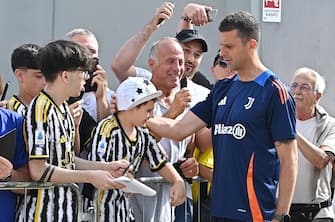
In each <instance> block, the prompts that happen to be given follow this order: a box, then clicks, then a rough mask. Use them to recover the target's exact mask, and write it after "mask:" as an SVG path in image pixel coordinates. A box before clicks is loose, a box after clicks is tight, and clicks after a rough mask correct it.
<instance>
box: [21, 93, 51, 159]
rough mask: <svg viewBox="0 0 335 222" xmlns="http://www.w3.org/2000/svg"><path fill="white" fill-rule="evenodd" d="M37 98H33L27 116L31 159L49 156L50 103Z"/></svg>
mask: <svg viewBox="0 0 335 222" xmlns="http://www.w3.org/2000/svg"><path fill="white" fill-rule="evenodd" d="M37 98H39V97H37ZM37 100H38V99H36V100H33V104H32V105H31V107H30V108H29V110H28V112H27V116H26V118H27V121H26V134H27V135H26V138H27V143H28V144H27V147H28V150H29V158H30V159H46V158H48V157H49V145H48V144H49V143H48V139H49V138H48V122H47V116H48V105H47V106H45V104H44V103H43V102H41V103H38V102H37ZM49 105H50V104H49Z"/></svg>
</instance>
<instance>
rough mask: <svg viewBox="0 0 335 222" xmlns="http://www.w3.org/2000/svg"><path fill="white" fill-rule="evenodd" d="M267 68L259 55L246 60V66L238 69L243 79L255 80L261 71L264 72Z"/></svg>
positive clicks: (240, 78) (238, 73)
mask: <svg viewBox="0 0 335 222" xmlns="http://www.w3.org/2000/svg"><path fill="white" fill-rule="evenodd" d="M266 69H267V68H266V67H265V66H264V65H263V63H262V62H261V61H260V60H259V58H258V56H257V57H255V58H254V59H252V60H250V61H248V62H246V64H245V65H244V67H241V69H239V70H237V75H238V77H239V80H241V81H246V82H247V81H252V80H255V79H256V78H257V77H258V76H259V75H260V74H261V73H263V72H264V71H265V70H266Z"/></svg>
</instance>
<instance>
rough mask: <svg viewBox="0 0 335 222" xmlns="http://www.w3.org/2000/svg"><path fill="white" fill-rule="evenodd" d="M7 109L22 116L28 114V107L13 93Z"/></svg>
mask: <svg viewBox="0 0 335 222" xmlns="http://www.w3.org/2000/svg"><path fill="white" fill-rule="evenodd" d="M6 108H7V109H9V110H12V111H14V112H17V113H19V114H21V115H22V116H26V112H27V107H26V106H25V105H24V104H23V102H21V100H20V99H19V98H18V97H17V96H16V95H13V96H12V97H11V98H10V99H9V100H7V107H6Z"/></svg>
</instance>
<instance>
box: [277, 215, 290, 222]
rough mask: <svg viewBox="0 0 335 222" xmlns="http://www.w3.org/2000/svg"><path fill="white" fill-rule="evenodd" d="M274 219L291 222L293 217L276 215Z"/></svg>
mask: <svg viewBox="0 0 335 222" xmlns="http://www.w3.org/2000/svg"><path fill="white" fill-rule="evenodd" d="M273 219H276V220H278V221H280V222H290V220H291V217H290V215H288V214H275V215H274V216H273Z"/></svg>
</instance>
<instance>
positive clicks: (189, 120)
mask: <svg viewBox="0 0 335 222" xmlns="http://www.w3.org/2000/svg"><path fill="white" fill-rule="evenodd" d="M146 125H147V127H149V129H150V130H151V131H152V132H153V133H154V134H155V135H159V136H161V137H167V138H171V139H174V140H182V139H184V138H185V137H187V136H189V135H191V134H192V133H195V132H197V131H198V130H199V129H201V128H203V127H205V126H206V123H205V122H203V121H202V120H201V119H200V118H199V117H197V116H196V115H195V114H194V113H193V112H191V111H188V112H187V113H186V115H185V116H184V117H183V118H182V119H181V120H179V121H177V120H173V119H168V118H164V117H159V116H155V117H154V118H151V119H149V120H148V121H147V124H146Z"/></svg>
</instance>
